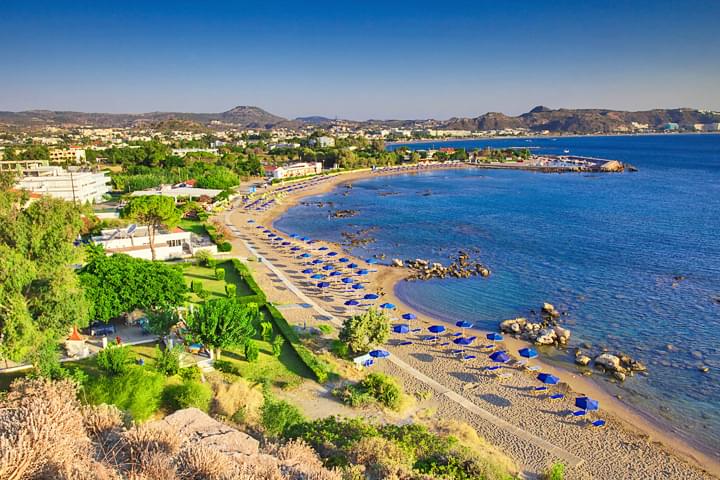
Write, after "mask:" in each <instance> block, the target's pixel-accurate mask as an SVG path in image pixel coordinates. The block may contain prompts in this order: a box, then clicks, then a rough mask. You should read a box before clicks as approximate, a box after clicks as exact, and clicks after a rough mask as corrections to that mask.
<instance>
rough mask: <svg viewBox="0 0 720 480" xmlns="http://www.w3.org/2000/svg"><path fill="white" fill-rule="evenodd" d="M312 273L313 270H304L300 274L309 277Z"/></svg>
mask: <svg viewBox="0 0 720 480" xmlns="http://www.w3.org/2000/svg"><path fill="white" fill-rule="evenodd" d="M314 272H315V270H313V269H312V268H306V269H305V270H303V271H302V273H304V274H305V275H310V274H311V273H314Z"/></svg>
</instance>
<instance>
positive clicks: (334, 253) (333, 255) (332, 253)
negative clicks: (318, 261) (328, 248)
mask: <svg viewBox="0 0 720 480" xmlns="http://www.w3.org/2000/svg"><path fill="white" fill-rule="evenodd" d="M327 256H328V257H335V256H337V252H330V253H328V254H327Z"/></svg>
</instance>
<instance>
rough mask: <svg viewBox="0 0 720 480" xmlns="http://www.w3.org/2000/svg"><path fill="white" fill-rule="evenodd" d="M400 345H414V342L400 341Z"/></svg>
mask: <svg viewBox="0 0 720 480" xmlns="http://www.w3.org/2000/svg"><path fill="white" fill-rule="evenodd" d="M398 345H412V342H400V343H398Z"/></svg>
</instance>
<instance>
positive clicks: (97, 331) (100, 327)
mask: <svg viewBox="0 0 720 480" xmlns="http://www.w3.org/2000/svg"><path fill="white" fill-rule="evenodd" d="M113 333H115V325H112V324H110V323H102V322H93V323H92V324H91V325H90V335H92V336H93V337H101V336H103V335H111V334H113Z"/></svg>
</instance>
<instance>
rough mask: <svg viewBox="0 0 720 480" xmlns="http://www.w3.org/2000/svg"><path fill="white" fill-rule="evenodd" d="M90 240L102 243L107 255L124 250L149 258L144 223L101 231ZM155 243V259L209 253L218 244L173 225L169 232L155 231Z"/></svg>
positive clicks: (137, 256) (136, 255)
mask: <svg viewBox="0 0 720 480" xmlns="http://www.w3.org/2000/svg"><path fill="white" fill-rule="evenodd" d="M92 241H93V242H94V243H96V244H98V245H102V246H103V247H104V248H105V252H106V253H107V254H108V255H112V254H113V253H124V254H126V255H130V256H131V257H135V258H143V259H145V260H152V250H150V237H149V236H148V228H147V227H145V226H142V227H136V228H133V226H130V227H128V228H124V229H109V230H103V231H102V232H101V234H100V235H98V236H95V237H92ZM154 243H155V260H172V259H177V258H188V257H192V256H193V255H195V254H196V253H197V252H198V251H200V250H207V251H208V252H209V253H211V254H216V253H217V246H216V245H215V244H214V243H212V242H211V241H210V239H209V238H204V237H200V236H198V235H194V234H193V233H192V232H186V231H185V230H182V229H180V228H175V229H174V230H173V231H171V232H156V233H155V242H154Z"/></svg>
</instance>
